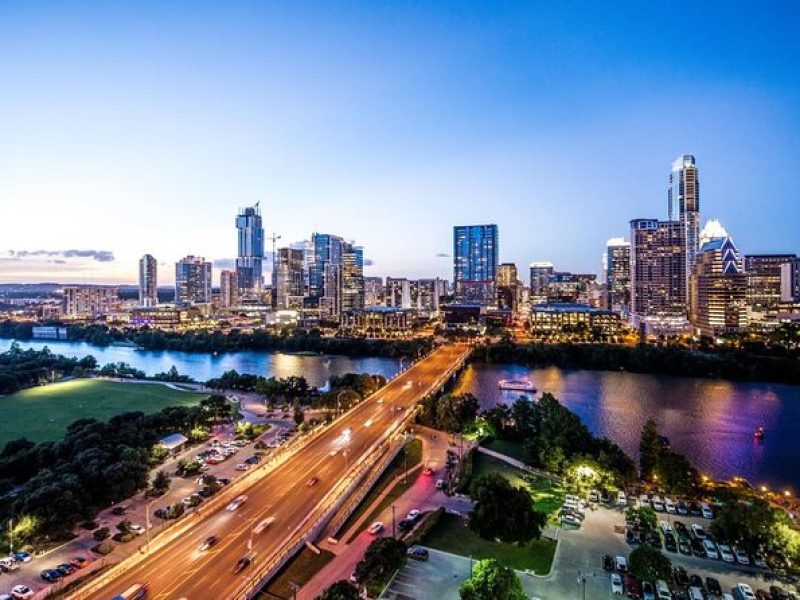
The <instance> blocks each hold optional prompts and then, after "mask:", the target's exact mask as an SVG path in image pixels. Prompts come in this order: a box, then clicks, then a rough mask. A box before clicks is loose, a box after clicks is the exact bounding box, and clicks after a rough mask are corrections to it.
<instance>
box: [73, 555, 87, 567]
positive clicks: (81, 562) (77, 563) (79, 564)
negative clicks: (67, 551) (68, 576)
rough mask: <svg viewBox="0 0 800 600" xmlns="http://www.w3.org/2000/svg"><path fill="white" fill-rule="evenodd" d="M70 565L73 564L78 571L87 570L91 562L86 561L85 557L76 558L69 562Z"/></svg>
mask: <svg viewBox="0 0 800 600" xmlns="http://www.w3.org/2000/svg"><path fill="white" fill-rule="evenodd" d="M69 564H71V565H72V566H73V567H75V568H76V569H85V568H86V567H88V566H89V561H88V560H87V559H86V557H85V556H76V557H75V558H73V559H72V560H71V561H69Z"/></svg>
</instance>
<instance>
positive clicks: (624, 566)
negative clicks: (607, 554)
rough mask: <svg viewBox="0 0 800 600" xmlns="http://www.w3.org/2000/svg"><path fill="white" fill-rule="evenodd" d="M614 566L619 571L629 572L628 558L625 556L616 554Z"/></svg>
mask: <svg viewBox="0 0 800 600" xmlns="http://www.w3.org/2000/svg"><path fill="white" fill-rule="evenodd" d="M614 568H615V569H616V570H617V571H619V572H620V573H627V572H628V559H627V558H625V557H624V556H619V555H618V556H615V557H614Z"/></svg>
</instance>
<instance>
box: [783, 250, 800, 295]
mask: <svg viewBox="0 0 800 600" xmlns="http://www.w3.org/2000/svg"><path fill="white" fill-rule="evenodd" d="M781 302H800V258H793V259H792V260H791V261H790V262H786V263H783V264H782V265H781Z"/></svg>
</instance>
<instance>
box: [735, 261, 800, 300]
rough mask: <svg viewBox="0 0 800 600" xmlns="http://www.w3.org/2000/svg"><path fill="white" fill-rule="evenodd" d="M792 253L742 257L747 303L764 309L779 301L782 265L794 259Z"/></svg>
mask: <svg viewBox="0 0 800 600" xmlns="http://www.w3.org/2000/svg"><path fill="white" fill-rule="evenodd" d="M796 258H797V257H796V256H795V255H794V254H748V255H746V256H745V257H744V271H745V275H746V277H747V305H748V306H749V307H750V308H751V310H755V311H765V310H769V309H772V308H774V307H775V306H776V305H777V304H778V303H780V302H781V299H782V298H781V296H782V280H781V273H782V268H783V265H788V264H791V263H792V262H793V261H794V260H796Z"/></svg>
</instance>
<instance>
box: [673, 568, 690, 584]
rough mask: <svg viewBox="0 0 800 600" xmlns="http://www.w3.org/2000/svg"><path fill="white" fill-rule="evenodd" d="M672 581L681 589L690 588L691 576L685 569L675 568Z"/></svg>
mask: <svg viewBox="0 0 800 600" xmlns="http://www.w3.org/2000/svg"><path fill="white" fill-rule="evenodd" d="M672 580H673V581H674V582H675V583H677V584H678V585H679V586H681V587H688V586H689V574H688V573H687V572H686V569H684V568H683V567H680V566H678V567H675V568H674V569H673V570H672Z"/></svg>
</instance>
